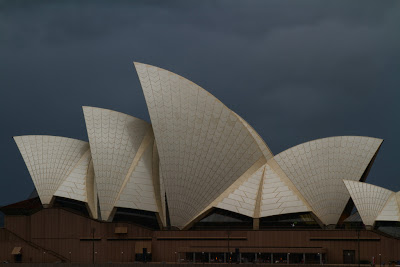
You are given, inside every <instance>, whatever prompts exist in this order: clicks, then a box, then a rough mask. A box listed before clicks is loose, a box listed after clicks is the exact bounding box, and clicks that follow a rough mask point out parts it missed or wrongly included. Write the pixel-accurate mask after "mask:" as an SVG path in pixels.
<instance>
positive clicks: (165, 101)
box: [135, 63, 265, 228]
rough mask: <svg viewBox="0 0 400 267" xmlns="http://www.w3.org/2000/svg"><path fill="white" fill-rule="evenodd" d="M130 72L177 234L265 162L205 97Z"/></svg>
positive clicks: (160, 76) (238, 125) (164, 78)
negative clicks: (143, 106) (142, 97)
mask: <svg viewBox="0 0 400 267" xmlns="http://www.w3.org/2000/svg"><path fill="white" fill-rule="evenodd" d="M135 67H136V70H137V73H138V75H139V79H140V82H141V85H142V88H143V92H144V95H145V99H146V103H147V106H148V109H149V113H150V118H151V121H152V125H153V129H154V135H155V139H156V141H157V148H158V152H159V156H160V166H161V167H160V171H161V172H162V175H161V176H162V177H163V184H164V187H165V191H166V194H167V200H168V207H169V214H170V220H171V224H172V225H173V226H176V227H180V228H182V227H184V226H185V225H186V224H188V223H189V222H190V220H191V218H194V217H196V216H197V215H198V214H199V213H200V212H201V211H202V210H203V209H204V208H206V207H207V206H208V205H209V204H210V203H211V202H212V201H214V200H215V199H216V198H217V197H218V196H219V195H220V194H221V193H223V192H224V191H225V190H226V189H227V188H228V187H229V186H230V185H232V184H233V183H234V182H235V181H236V180H237V179H238V178H239V177H241V176H242V174H243V173H245V172H246V171H247V170H248V169H249V168H250V167H251V166H253V164H254V163H255V162H257V161H258V160H259V159H260V158H264V159H265V156H264V154H263V151H262V150H261V148H260V146H259V144H258V143H257V141H256V140H255V139H254V137H253V135H252V133H250V132H249V129H248V127H246V125H245V124H244V123H243V121H242V120H241V119H239V117H238V116H237V115H236V114H235V113H234V112H232V111H231V110H230V109H228V108H227V107H226V106H225V105H224V104H222V103H221V102H220V101H219V100H218V99H216V98H215V97H214V96H212V95H211V94H210V93H208V92H207V91H205V90H204V89H202V88H201V87H199V86H198V85H196V84H194V83H193V82H191V81H189V80H187V79H185V78H183V77H181V76H179V75H176V74H174V73H171V72H169V71H166V70H163V69H160V68H157V67H154V66H150V65H145V64H141V63H135Z"/></svg>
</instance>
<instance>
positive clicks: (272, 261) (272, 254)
mask: <svg viewBox="0 0 400 267" xmlns="http://www.w3.org/2000/svg"><path fill="white" fill-rule="evenodd" d="M272 263H274V253H271V264H272Z"/></svg>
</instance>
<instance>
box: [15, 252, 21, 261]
mask: <svg viewBox="0 0 400 267" xmlns="http://www.w3.org/2000/svg"><path fill="white" fill-rule="evenodd" d="M14 262H22V254H17V255H14Z"/></svg>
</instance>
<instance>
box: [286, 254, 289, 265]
mask: <svg viewBox="0 0 400 267" xmlns="http://www.w3.org/2000/svg"><path fill="white" fill-rule="evenodd" d="M286 257H287V258H286V259H287V264H289V263H290V262H289V257H290V253H288V254H287V256H286Z"/></svg>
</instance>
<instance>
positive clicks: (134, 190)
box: [116, 139, 158, 212]
mask: <svg viewBox="0 0 400 267" xmlns="http://www.w3.org/2000/svg"><path fill="white" fill-rule="evenodd" d="M153 140H154V139H153ZM153 140H151V142H150V144H148V145H147V147H146V149H145V151H144V152H143V154H142V156H141V157H140V159H139V162H138V163H137V166H136V167H135V169H134V170H133V172H132V174H131V175H130V177H129V180H128V181H127V184H126V186H125V187H124V188H123V189H122V191H121V195H120V197H119V199H118V200H117V203H116V206H117V207H122V208H131V209H139V210H147V211H154V212H158V207H157V203H156V198H155V194H154V186H153V179H152V168H153V166H152V156H153Z"/></svg>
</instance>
